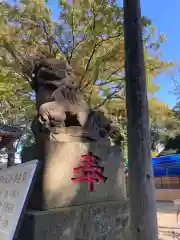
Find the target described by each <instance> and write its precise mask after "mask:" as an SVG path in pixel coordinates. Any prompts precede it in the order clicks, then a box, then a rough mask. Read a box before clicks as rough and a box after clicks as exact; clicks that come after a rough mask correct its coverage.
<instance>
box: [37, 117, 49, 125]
mask: <svg viewBox="0 0 180 240" xmlns="http://www.w3.org/2000/svg"><path fill="white" fill-rule="evenodd" d="M38 121H39V122H40V123H41V124H42V125H45V126H47V125H49V119H48V118H44V117H43V116H39V117H38Z"/></svg>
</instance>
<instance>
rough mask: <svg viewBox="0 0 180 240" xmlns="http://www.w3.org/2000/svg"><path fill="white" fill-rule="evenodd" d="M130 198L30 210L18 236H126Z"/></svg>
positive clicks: (50, 239)
mask: <svg viewBox="0 0 180 240" xmlns="http://www.w3.org/2000/svg"><path fill="white" fill-rule="evenodd" d="M128 224H129V208H128V202H127V201H124V202H122V203H119V202H114V201H113V202H106V203H96V204H91V205H81V206H77V207H74V206H72V207H65V208H60V209H55V210H47V211H28V212H27V213H26V215H25V217H24V220H23V223H22V226H21V229H20V232H19V237H18V240H25V239H26V240H126V239H129V238H128V236H126V231H128V230H127V229H128Z"/></svg>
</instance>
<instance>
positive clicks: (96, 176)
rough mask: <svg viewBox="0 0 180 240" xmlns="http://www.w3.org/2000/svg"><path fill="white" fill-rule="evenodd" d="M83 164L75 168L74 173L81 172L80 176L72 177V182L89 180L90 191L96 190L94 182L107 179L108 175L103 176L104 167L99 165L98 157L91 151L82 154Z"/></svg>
mask: <svg viewBox="0 0 180 240" xmlns="http://www.w3.org/2000/svg"><path fill="white" fill-rule="evenodd" d="M81 161H82V164H83V165H82V166H80V167H77V168H74V169H73V172H74V173H81V175H80V176H78V177H75V178H71V180H72V182H74V183H76V182H88V183H89V186H90V192H93V191H94V182H99V181H104V182H105V181H106V180H107V177H104V176H103V172H104V168H103V167H100V166H98V157H97V156H94V155H93V154H92V153H91V152H90V153H88V154H87V155H82V156H81Z"/></svg>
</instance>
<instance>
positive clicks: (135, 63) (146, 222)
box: [124, 0, 158, 240]
mask: <svg viewBox="0 0 180 240" xmlns="http://www.w3.org/2000/svg"><path fill="white" fill-rule="evenodd" d="M124 31H125V71H126V80H127V83H126V106H127V116H128V179H129V197H130V214H131V230H132V236H133V240H157V235H158V234H157V213H156V200H155V189H154V180H153V172H152V162H151V151H150V136H149V135H150V134H149V114H148V101H147V87H146V73H145V64H144V52H143V42H142V29H141V12H140V0H124Z"/></svg>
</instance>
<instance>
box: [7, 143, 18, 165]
mask: <svg viewBox="0 0 180 240" xmlns="http://www.w3.org/2000/svg"><path fill="white" fill-rule="evenodd" d="M14 144H15V143H14V141H11V142H10V143H9V144H8V145H7V146H6V148H7V154H8V160H7V167H12V166H14V164H15V152H16V148H15V146H14Z"/></svg>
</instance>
